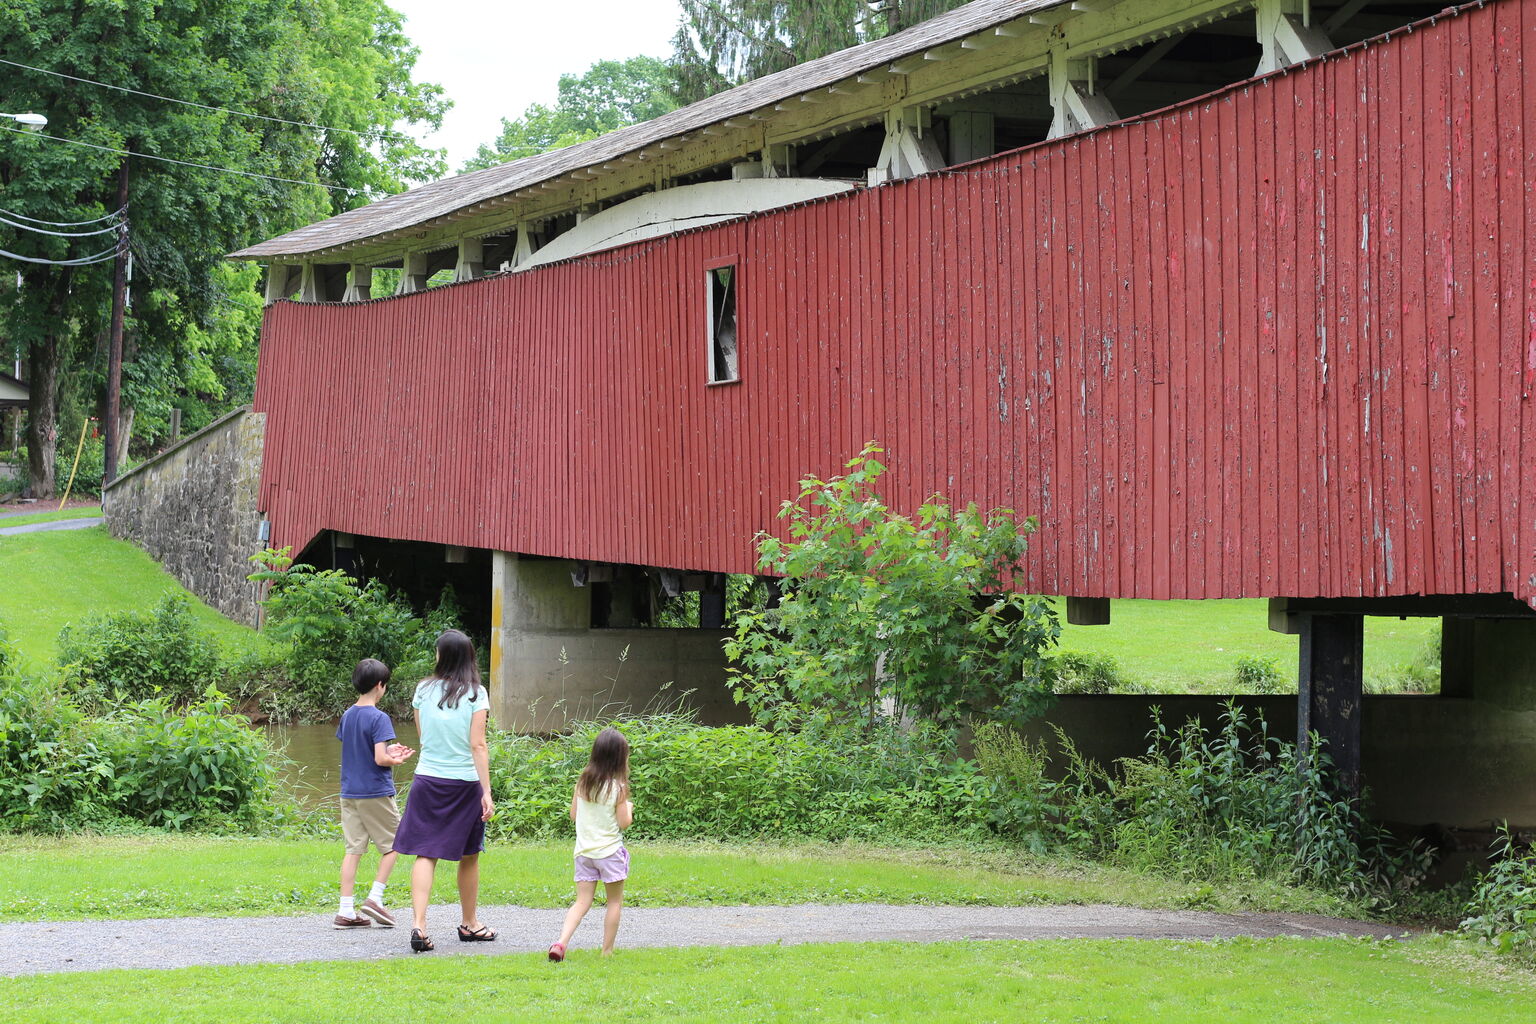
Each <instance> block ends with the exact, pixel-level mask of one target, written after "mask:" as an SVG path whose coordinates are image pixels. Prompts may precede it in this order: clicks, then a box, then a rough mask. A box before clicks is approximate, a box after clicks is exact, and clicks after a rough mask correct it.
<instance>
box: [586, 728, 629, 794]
mask: <svg viewBox="0 0 1536 1024" xmlns="http://www.w3.org/2000/svg"><path fill="white" fill-rule="evenodd" d="M628 781H629V740H627V739H625V738H624V734H623V733H621V732H619V730H617V729H612V728H609V729H604V730H603V731H602V732H600V733H598V734H597V739H595V740H593V741H592V756H591V757H590V758H588V759H587V766H586V767H585V768H583V769H582V771H581V778H579V779H577V780H576V792H577V793H579V794H580V795H581V798H582V799H583V800H600V799H602V797H603V793H604V791H605V790H606V789H607V788H608V786H609V785H610V784H612V783H614V782H628Z"/></svg>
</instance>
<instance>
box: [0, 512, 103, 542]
mask: <svg viewBox="0 0 1536 1024" xmlns="http://www.w3.org/2000/svg"><path fill="white" fill-rule="evenodd" d="M103 522H104V520H103V519H102V518H101V517H100V516H96V517H95V518H93V519H55V520H53V521H52V522H48V523H28V524H27V525H26V526H0V537H9V536H11V535H12V534H16V533H50V532H52V531H54V530H86V529H89V528H91V527H92V526H100V525H101V524H102V523H103Z"/></svg>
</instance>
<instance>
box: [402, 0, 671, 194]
mask: <svg viewBox="0 0 1536 1024" xmlns="http://www.w3.org/2000/svg"><path fill="white" fill-rule="evenodd" d="M389 3H390V6H391V7H394V8H395V9H396V10H397V11H399V12H400V13H401V14H402V15H404V16H405V19H406V22H405V33H406V35H408V36H409V37H410V38H411V41H412V42H414V43H415V44H416V45H417V46H418V47H420V48H421V57H420V59H419V60H418V61H417V63H416V79H417V80H418V81H426V82H436V83H438V84H439V85H441V86H443V88H444V89H445V90H446V91H447V94H448V96H449V98H450V99H452V100H453V109H452V110H450V111H449V112H448V116H447V117H445V118H444V119H443V129H442V131H440V132H435V133H433V134H431V135H429V136H427V137H426V138H425V139H424V140H423V141H425V142H426V144H427V145H429V146H434V147H445V148H447V150H448V166H449V170H450V171H451V172H454V171H457V170H458V169H459V167H460V165H462V164H463V163H464V161H465V160H467V159H469V158H470V157H471V156H473V155H474V153H475V150H476V149H477V148H479V146H480V144H481V143H483V142H491V141H492V140H494V139H495V138H496V135H497V133H498V132H499V131H500V130H501V119H502V118H503V117H516V116H517V115H519V114H521V113H522V112H523V109H524V108H525V107H527V106H528V104H530V103H548V102H550V101H551V100H553V99H554V98H555V85H556V83H557V82H558V81H559V78H560V76H561V75H562V74H564V73H565V72H568V71H585V70H586V69H587V68H588V67H590V66H591V65H592V64H594V63H596V62H597V61H600V60H625V59H628V58H630V57H634V56H638V55H640V54H647V55H649V56H652V57H665V56H667V55H668V54H669V53H671V52H672V47H671V39H672V34H673V33H674V32H675V31H676V30H677V19H678V13H679V9H678V6H677V0H565V2H564V3H551V2H550V0H499V2H498V0H389Z"/></svg>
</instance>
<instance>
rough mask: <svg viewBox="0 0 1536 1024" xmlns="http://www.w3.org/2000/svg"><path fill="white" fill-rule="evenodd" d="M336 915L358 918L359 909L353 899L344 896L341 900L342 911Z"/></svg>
mask: <svg viewBox="0 0 1536 1024" xmlns="http://www.w3.org/2000/svg"><path fill="white" fill-rule="evenodd" d="M336 913H337V914H339V915H340V916H342V917H356V916H357V907H356V905H355V901H354V899H353V897H351V896H343V897H342V898H341V909H340V910H338V911H336Z"/></svg>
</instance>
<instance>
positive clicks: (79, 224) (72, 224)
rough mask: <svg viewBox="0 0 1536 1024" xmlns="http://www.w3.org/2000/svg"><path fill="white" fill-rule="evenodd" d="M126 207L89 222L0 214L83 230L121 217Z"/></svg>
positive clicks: (2, 212) (1, 212) (52, 226)
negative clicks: (91, 225) (88, 226)
mask: <svg viewBox="0 0 1536 1024" xmlns="http://www.w3.org/2000/svg"><path fill="white" fill-rule="evenodd" d="M126 210H127V207H124V208H123V209H122V210H113V211H112V212H111V213H104V214H102V215H101V216H100V217H92V218H91V219H90V220H43V219H42V218H41V217H28V216H27V215H26V214H24V213H12V212H11V211H10V210H0V214H3V215H4V216H6V217H15V218H16V219H17V220H29V221H31V222H32V223H33V224H46V225H48V226H49V227H51V228H83V227H86V226H87V225H90V224H100V223H101V222H102V221H104V220H115V219H116V218H118V217H121V216H122V215H123V213H124V211H126Z"/></svg>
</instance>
